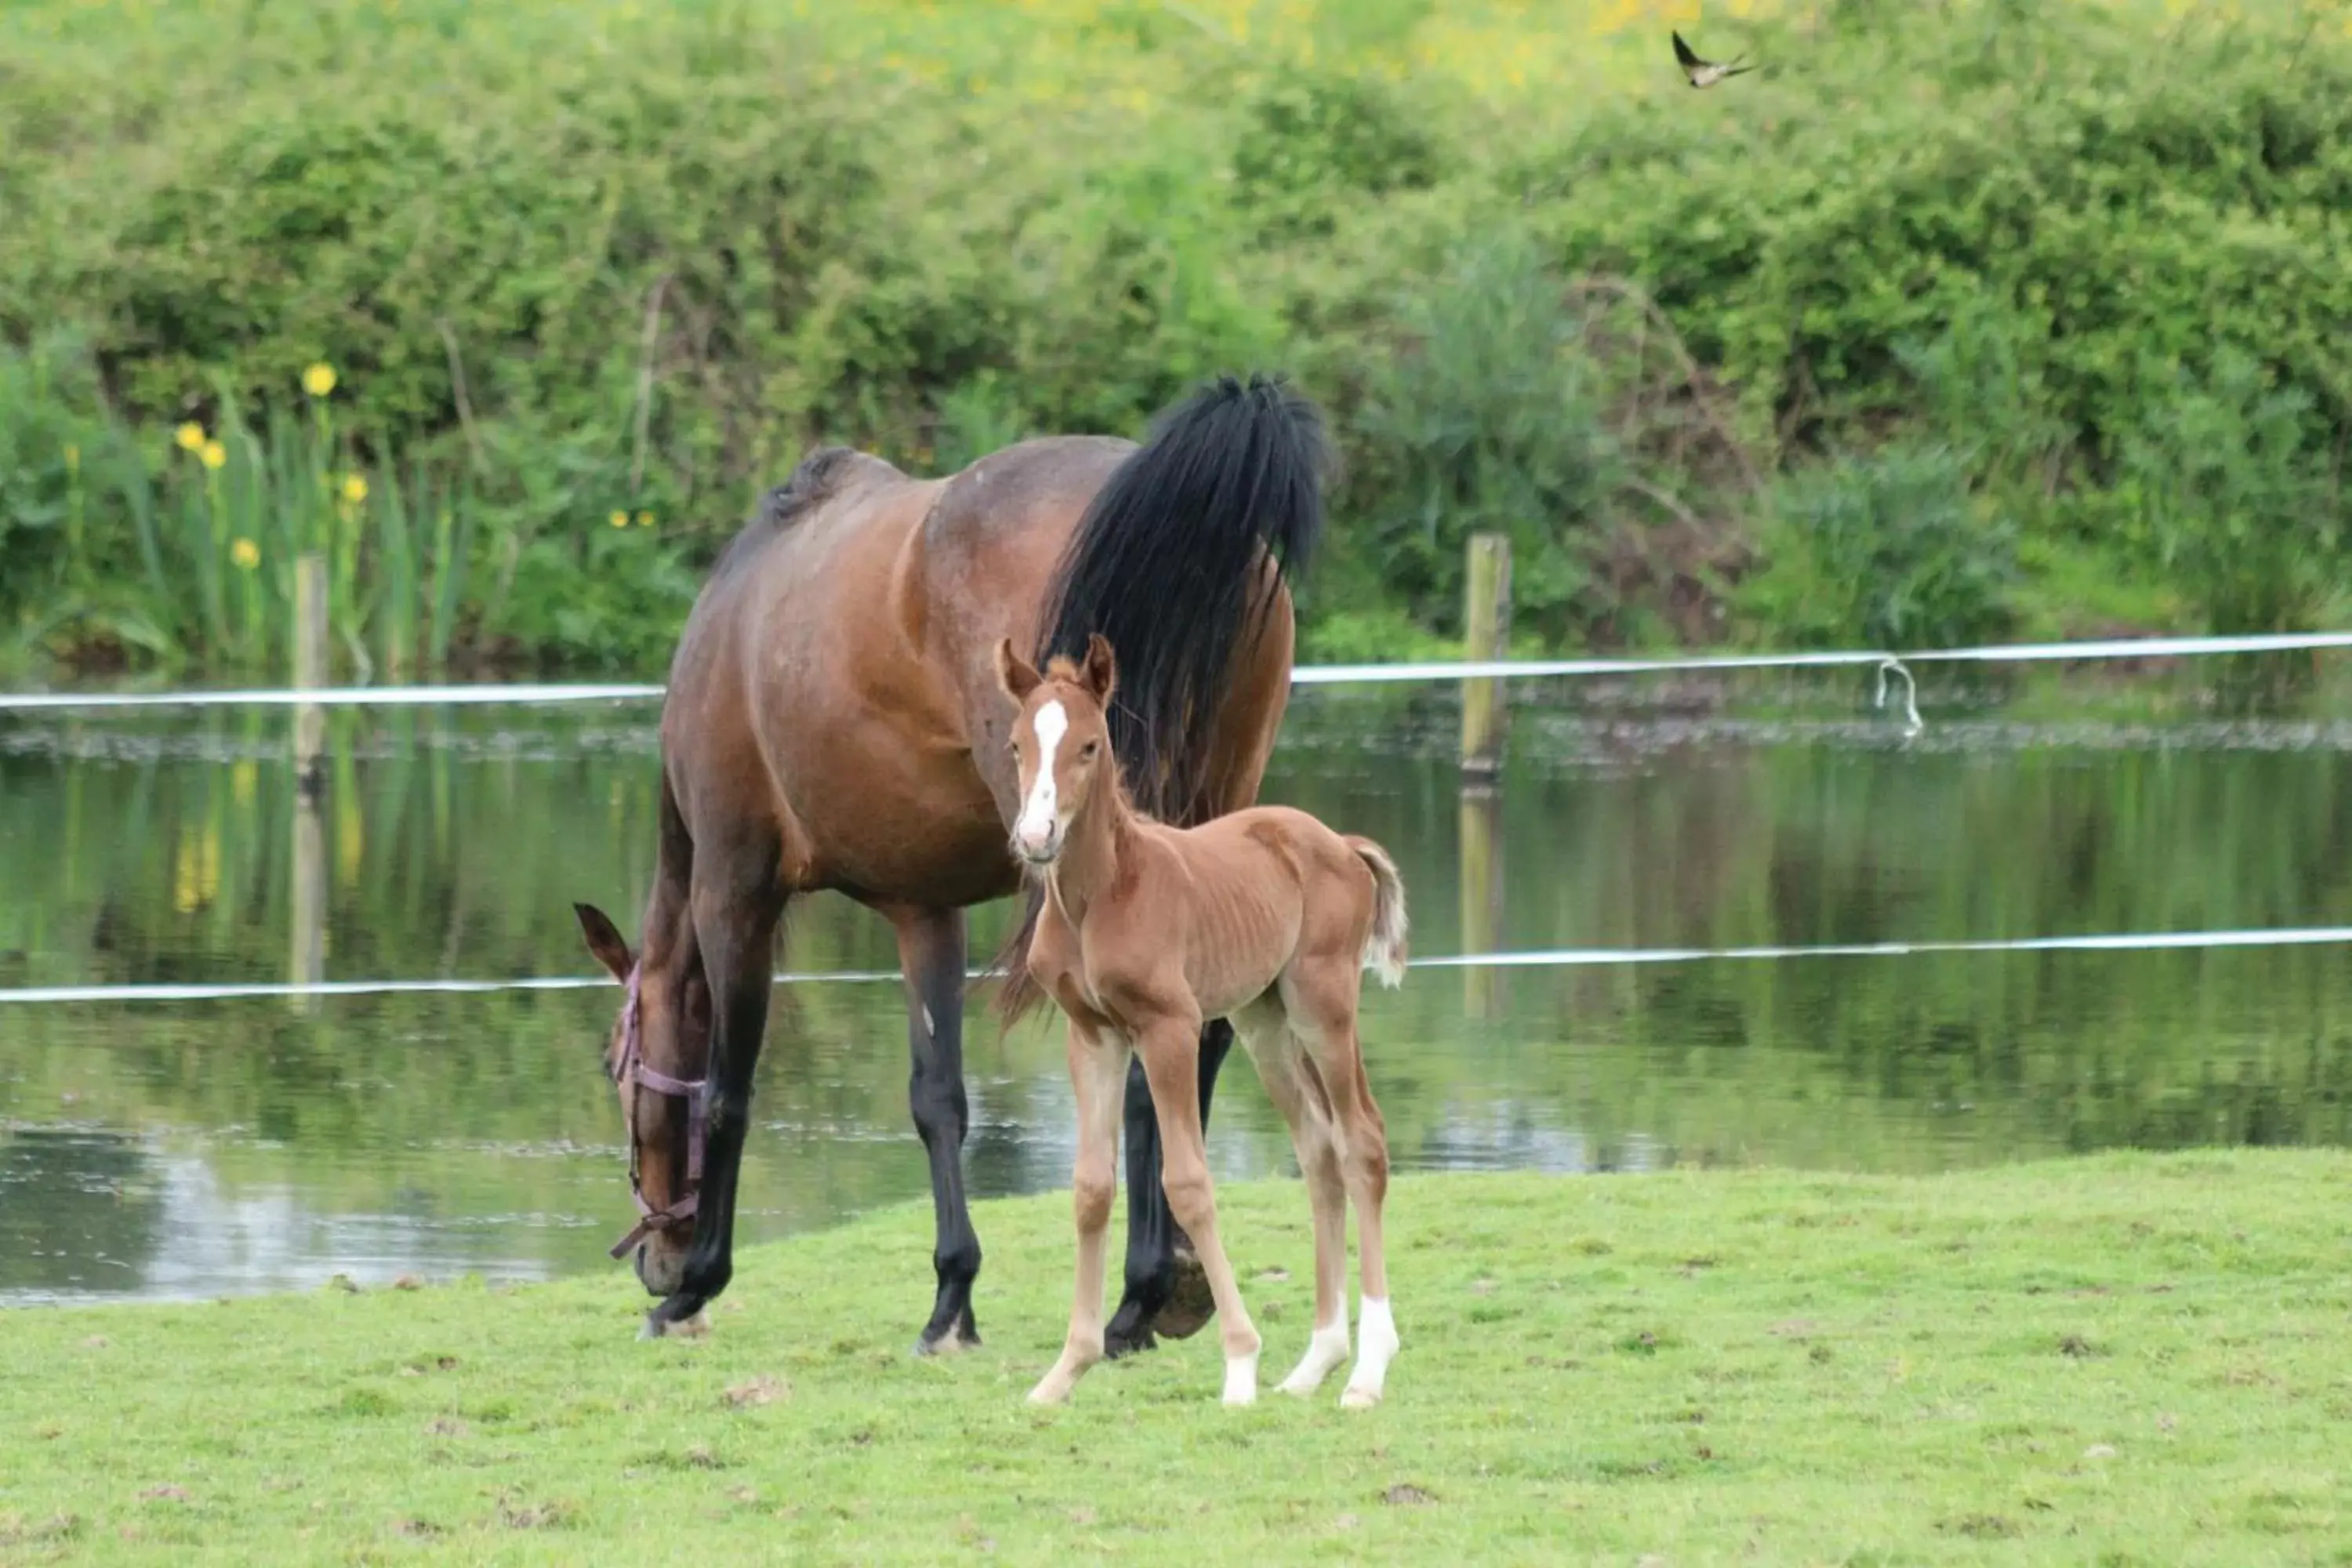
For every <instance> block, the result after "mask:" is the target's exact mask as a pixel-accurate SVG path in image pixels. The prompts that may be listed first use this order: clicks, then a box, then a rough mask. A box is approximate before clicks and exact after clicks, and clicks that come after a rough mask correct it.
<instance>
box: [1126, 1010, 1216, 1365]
mask: <svg viewBox="0 0 2352 1568" xmlns="http://www.w3.org/2000/svg"><path fill="white" fill-rule="evenodd" d="M1233 1048H1234V1026H1232V1025H1231V1024H1228V1023H1226V1022H1225V1021H1224V1020H1223V1019H1222V1018H1220V1019H1218V1020H1216V1021H1215V1022H1213V1023H1212V1024H1209V1025H1208V1026H1205V1027H1203V1028H1202V1031H1201V1071H1200V1086H1201V1130H1202V1131H1203V1132H1205V1131H1208V1126H1209V1101H1210V1100H1211V1098H1212V1097H1213V1095H1214V1094H1215V1092H1216V1088H1217V1069H1218V1068H1222V1067H1223V1066H1224V1065H1225V1056H1226V1054H1227V1053H1228V1052H1230V1051H1231V1050H1232V1049H1233ZM1126 1116H1127V1285H1126V1290H1125V1293H1124V1294H1123V1295H1121V1296H1120V1298H1119V1302H1118V1311H1116V1312H1114V1313H1113V1314H1111V1320H1110V1323H1109V1326H1108V1327H1107V1328H1106V1329H1105V1330H1104V1331H1103V1353H1104V1354H1106V1355H1108V1356H1111V1357H1114V1358H1116V1357H1118V1356H1122V1355H1126V1354H1127V1353H1129V1352H1131V1351H1145V1350H1150V1348H1151V1347H1152V1346H1153V1345H1154V1344H1155V1343H1157V1342H1158V1340H1157V1337H1156V1333H1164V1334H1167V1335H1168V1336H1169V1337H1170V1338H1171V1339H1185V1338H1189V1337H1190V1336H1191V1335H1192V1334H1195V1333H1197V1332H1199V1331H1200V1329H1201V1325H1202V1324H1203V1323H1205V1322H1207V1321H1209V1316H1210V1312H1211V1310H1213V1309H1210V1308H1208V1307H1206V1306H1205V1305H1201V1306H1197V1307H1194V1308H1193V1310H1189V1311H1185V1312H1184V1313H1183V1314H1182V1316H1183V1319H1184V1321H1168V1320H1167V1319H1165V1318H1163V1316H1162V1314H1163V1313H1164V1312H1165V1311H1166V1310H1167V1309H1168V1308H1169V1307H1170V1306H1171V1303H1178V1302H1179V1299H1180V1297H1181V1299H1182V1302H1181V1304H1184V1305H1190V1304H1191V1303H1192V1301H1193V1299H1195V1298H1198V1300H1200V1301H1201V1302H1203V1303H1205V1301H1206V1300H1207V1295H1208V1291H1207V1281H1206V1280H1205V1279H1192V1280H1190V1281H1187V1280H1186V1279H1184V1277H1183V1274H1184V1272H1185V1271H1186V1270H1189V1272H1190V1273H1192V1274H1193V1275H1199V1274H1200V1272H1201V1266H1200V1263H1199V1261H1198V1260H1197V1259H1194V1258H1191V1257H1190V1256H1189V1254H1190V1252H1191V1242H1190V1240H1189V1239H1188V1238H1186V1237H1185V1236H1184V1234H1183V1232H1182V1230H1181V1228H1180V1227H1179V1226H1177V1224H1176V1216H1175V1215H1172V1214H1171V1213H1170V1212H1169V1210H1168V1194H1167V1193H1166V1192H1164V1191H1163V1190H1161V1188H1160V1121H1159V1117H1158V1116H1157V1114H1156V1113H1155V1112H1154V1111H1153V1110H1152V1108H1151V1086H1150V1083H1149V1082H1148V1081H1147V1080H1146V1079H1145V1078H1144V1076H1143V1063H1142V1061H1141V1059H1140V1058H1139V1059H1137V1060H1136V1061H1134V1062H1132V1063H1130V1064H1129V1068H1128V1074H1127V1110H1126ZM1180 1243H1181V1244H1182V1246H1183V1248H1184V1251H1185V1253H1186V1254H1187V1256H1186V1257H1184V1258H1182V1259H1181V1267H1180V1259H1179V1256H1178V1246H1179V1244H1180ZM1188 1287H1189V1288H1188ZM1155 1331H1156V1333H1155Z"/></svg>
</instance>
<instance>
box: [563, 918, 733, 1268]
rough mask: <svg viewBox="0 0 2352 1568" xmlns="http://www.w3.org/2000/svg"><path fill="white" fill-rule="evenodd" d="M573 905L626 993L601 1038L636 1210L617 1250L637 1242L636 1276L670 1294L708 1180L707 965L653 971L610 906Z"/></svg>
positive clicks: (590, 943)
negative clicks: (704, 970) (680, 971)
mask: <svg viewBox="0 0 2352 1568" xmlns="http://www.w3.org/2000/svg"><path fill="white" fill-rule="evenodd" d="M572 911H573V913H575V914H577V915H578V916H579V917H580V931H581V934H582V935H583V936H584V937H586V938H587V939H588V951H589V952H592V953H593V954H595V955H596V961H597V962H598V963H602V964H603V965H604V967H605V969H606V970H608V971H609V972H610V973H612V976H613V978H614V979H615V980H617V981H619V982H620V983H621V984H622V985H623V986H625V987H626V992H627V994H626V995H625V996H624V998H623V999H622V1002H621V1012H620V1016H618V1017H616V1018H614V1020H613V1027H612V1031H611V1033H610V1034H608V1035H607V1036H606V1037H605V1040H604V1076H605V1077H607V1078H609V1079H612V1080H613V1088H614V1092H615V1093H616V1094H617V1095H618V1096H619V1097H620V1101H621V1125H622V1128H623V1130H624V1131H625V1135H626V1136H627V1138H628V1140H629V1188H630V1194H631V1196H632V1197H633V1198H634V1199H635V1203H636V1205H637V1216H638V1217H637V1223H636V1224H635V1226H631V1227H630V1229H629V1232H628V1234H627V1235H625V1236H624V1237H621V1239H620V1240H619V1241H618V1242H617V1243H615V1244H614V1247H613V1256H614V1257H615V1258H619V1257H622V1256H623V1255H625V1254H626V1253H628V1252H630V1251H631V1250H632V1249H634V1250H635V1262H636V1269H637V1279H639V1280H641V1281H642V1282H643V1283H644V1285H645V1288H646V1289H647V1290H649V1291H651V1292H652V1293H653V1294H655V1295H656V1296H667V1295H669V1294H671V1293H672V1292H674V1291H676V1290H677V1288H678V1284H679V1281H680V1279H682V1278H683V1277H684V1275H685V1272H686V1253H687V1247H688V1244H689V1243H691V1242H692V1241H693V1239H694V1212H695V1205H696V1202H697V1200H698V1196H699V1189H700V1187H701V1183H702V1145H703V1105H704V1100H703V1075H704V1073H705V1071H706V1070H707V1068H708V1064H709V1060H710V992H709V987H708V986H707V985H705V984H704V983H703V979H702V970H701V965H699V964H687V965H684V966H682V967H684V968H685V969H686V970H687V971H688V973H685V974H682V975H681V974H677V973H665V972H664V971H663V969H662V968H661V966H658V965H657V966H656V967H655V968H654V969H651V970H648V969H646V966H645V965H644V963H643V962H642V961H641V958H640V956H639V955H638V954H636V953H633V952H630V951H629V944H628V943H627V942H625V941H624V940H623V939H622V936H621V933H620V931H618V930H617V929H616V928H615V927H614V924H613V922H612V921H611V920H610V919H608V918H607V917H606V916H605V914H604V910H600V909H597V908H596V907H595V906H594V905H593V904H574V905H572ZM677 967H681V966H678V965H671V966H670V968H672V969H675V968H677Z"/></svg>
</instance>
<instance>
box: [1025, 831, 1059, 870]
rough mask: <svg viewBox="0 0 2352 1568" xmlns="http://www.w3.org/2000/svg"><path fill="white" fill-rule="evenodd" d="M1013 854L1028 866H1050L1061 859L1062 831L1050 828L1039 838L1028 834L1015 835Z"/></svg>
mask: <svg viewBox="0 0 2352 1568" xmlns="http://www.w3.org/2000/svg"><path fill="white" fill-rule="evenodd" d="M1013 854H1015V855H1017V856H1019V857H1020V858H1022V860H1023V861H1024V862H1025V863H1026V864H1028V865H1031V866H1038V867H1045V866H1050V865H1052V864H1053V863H1054V862H1055V860H1058V859H1060V858H1061V856H1062V830H1061V829H1060V828H1059V827H1049V828H1047V829H1046V830H1045V833H1044V834H1043V835H1042V836H1037V837H1033V836H1031V835H1029V834H1027V833H1015V834H1014V835H1013Z"/></svg>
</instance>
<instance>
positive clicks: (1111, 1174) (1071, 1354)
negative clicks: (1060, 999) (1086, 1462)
mask: <svg viewBox="0 0 2352 1568" xmlns="http://www.w3.org/2000/svg"><path fill="white" fill-rule="evenodd" d="M1069 1054H1070V1087H1071V1089H1074V1090H1075V1091H1076V1096H1077V1102H1078V1159H1077V1165H1076V1169H1075V1170H1074V1171H1073V1172H1072V1173H1071V1179H1070V1211H1071V1218H1072V1219H1073V1220H1074V1221H1075V1222H1076V1227H1077V1241H1078V1245H1077V1272H1076V1279H1075V1281H1074V1283H1073V1285H1072V1288H1071V1291H1070V1331H1069V1335H1068V1337H1067V1338H1066V1339H1065V1340H1064V1341H1063V1342H1062V1355H1061V1359H1060V1360H1059V1361H1056V1362H1055V1363H1054V1365H1053V1366H1052V1368H1051V1369H1050V1370H1048V1371H1047V1372H1046V1373H1045V1376H1044V1377H1043V1378H1041V1379H1039V1380H1038V1383H1037V1386H1036V1387H1034V1388H1033V1389H1031V1390H1030V1391H1029V1403H1030V1404H1032V1405H1058V1404H1060V1403H1061V1402H1062V1401H1063V1400H1065V1399H1067V1398H1068V1397H1069V1396H1070V1390H1071V1389H1072V1388H1073V1387H1075V1386H1076V1384H1077V1381H1078V1379H1079V1378H1081V1377H1083V1376H1084V1375H1086V1372H1087V1368H1088V1367H1090V1366H1092V1365H1094V1364H1095V1363H1097V1362H1098V1361H1100V1360H1102V1358H1103V1263H1104V1255H1105V1253H1106V1252H1107V1251H1108V1247H1107V1245H1106V1244H1107V1243H1108V1240H1109V1235H1110V1205H1111V1204H1112V1201H1113V1200H1115V1199H1116V1198H1117V1197H1118V1109H1119V1100H1120V1092H1119V1079H1121V1078H1122V1077H1123V1076H1125V1074H1126V1071H1127V1062H1128V1046H1127V1042H1126V1041H1125V1040H1124V1039H1123V1038H1118V1037H1111V1036H1104V1035H1088V1034H1087V1033H1086V1032H1085V1031H1084V1030H1082V1029H1080V1028H1079V1027H1078V1026H1077V1025H1076V1023H1075V1022H1073V1023H1072V1024H1071V1025H1070V1026H1069Z"/></svg>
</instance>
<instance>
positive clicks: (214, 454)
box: [204, 441, 228, 468]
mask: <svg viewBox="0 0 2352 1568" xmlns="http://www.w3.org/2000/svg"><path fill="white" fill-rule="evenodd" d="M204 458H205V468H226V467H228V448H227V447H224V446H222V445H221V444H220V443H219V442H218V441H207V442H205V451H204Z"/></svg>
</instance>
